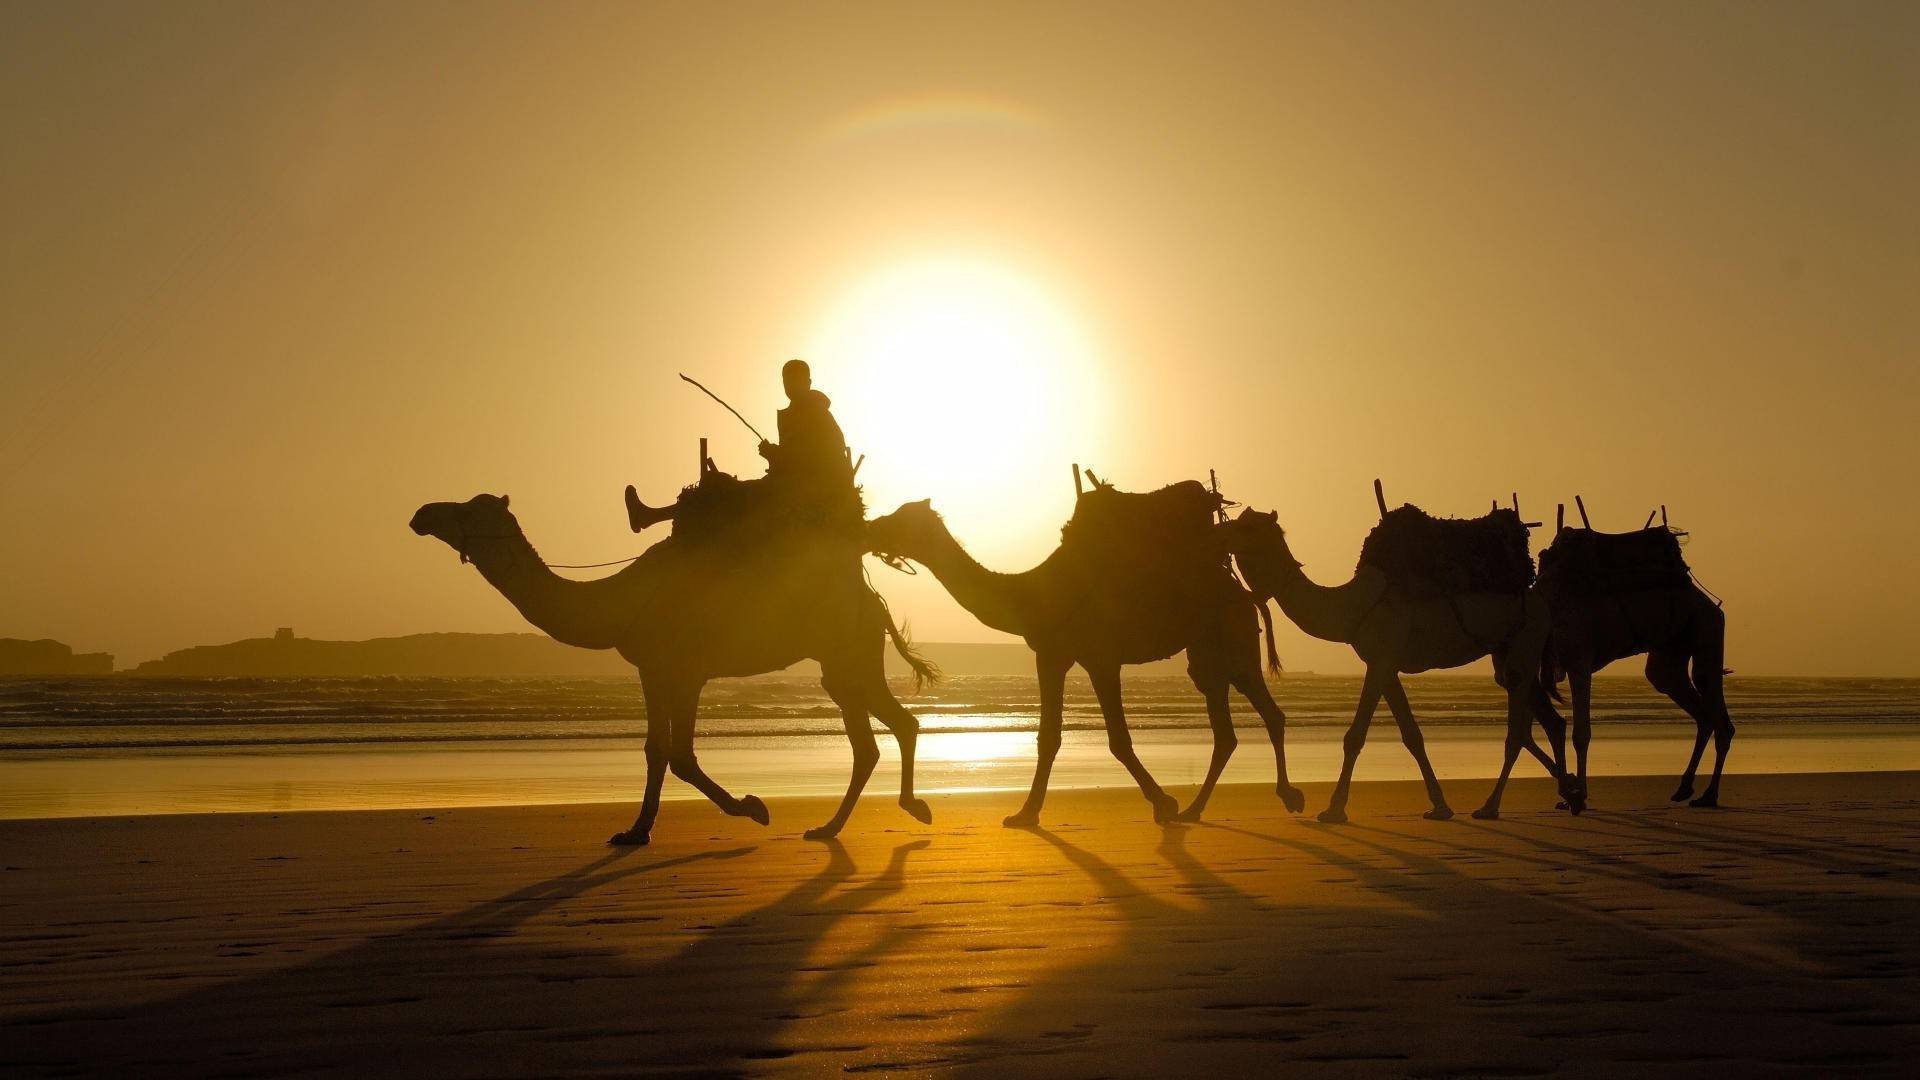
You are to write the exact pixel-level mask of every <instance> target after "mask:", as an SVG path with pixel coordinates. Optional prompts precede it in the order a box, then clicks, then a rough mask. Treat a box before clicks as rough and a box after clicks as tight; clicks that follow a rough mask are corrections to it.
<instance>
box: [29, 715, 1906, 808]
mask: <svg viewBox="0 0 1920 1080" xmlns="http://www.w3.org/2000/svg"><path fill="white" fill-rule="evenodd" d="M1343 734H1344V729H1343V728H1335V727H1331V726H1300V727H1290V728H1289V730H1288V735H1287V755H1288V763H1289V773H1290V776H1291V778H1292V779H1293V780H1294V782H1295V783H1306V782H1313V781H1322V780H1328V779H1331V778H1332V777H1333V776H1334V775H1336V774H1337V773H1338V770H1339V762H1340V756H1341V749H1340V739H1341V736H1342V735H1343ZM1426 737H1427V746H1428V749H1429V751H1430V753H1431V754H1432V757H1433V761H1434V766H1435V769H1436V772H1437V773H1438V774H1439V776H1440V778H1441V779H1442V781H1443V782H1446V783H1447V784H1448V785H1449V786H1450V790H1451V789H1452V788H1455V787H1458V788H1461V789H1462V790H1471V789H1474V788H1477V787H1478V786H1481V785H1482V784H1483V782H1485V781H1488V780H1490V779H1491V778H1492V777H1493V776H1494V775H1496V774H1497V772H1498V769H1499V762H1500V757H1501V748H1500V746H1501V741H1502V738H1503V731H1502V729H1500V728H1498V727H1495V726H1493V725H1484V724H1482V725H1470V724H1436V725H1433V726H1431V727H1429V728H1428V729H1427V731H1426ZM1033 739H1034V736H1033V733H1032V732H1031V731H1023V730H1019V729H1010V730H1004V731H989V732H969V733H931V734H926V735H923V736H922V737H921V740H920V747H919V753H918V755H917V762H916V764H917V768H916V780H917V787H918V790H919V793H920V794H922V795H923V796H925V797H928V798H934V799H938V798H940V797H943V796H945V795H948V794H951V793H957V792H970V791H1016V790H1025V789H1026V787H1027V785H1028V784H1029V782H1030V780H1031V777H1032V770H1033V761H1034V748H1033ZM1134 741H1135V745H1136V746H1137V747H1138V748H1139V750H1140V753H1141V756H1142V760H1143V761H1145V763H1146V764H1147V766H1148V768H1149V769H1150V770H1151V771H1152V772H1153V774H1154V776H1155V777H1156V778H1157V779H1158V780H1159V781H1160V782H1161V783H1163V784H1167V785H1169V786H1176V787H1177V786H1181V785H1193V784H1198V783H1199V781H1200V780H1201V778H1202V777H1203V775H1204V773H1205V769H1206V764H1207V759H1208V756H1209V754H1210V747H1211V742H1210V735H1209V733H1208V732H1207V731H1205V730H1204V729H1192V728H1172V729H1168V728H1146V729H1144V730H1137V731H1136V732H1135V735H1134ZM879 742H880V745H881V761H880V764H879V766H878V767H877V768H876V770H875V772H874V775H873V777H872V779H871V781H870V782H869V784H868V786H867V793H868V794H874V795H880V794H885V793H887V792H889V791H891V790H893V789H894V788H895V786H896V785H897V784H898V776H899V767H898V757H897V751H896V750H895V749H894V744H893V740H892V738H891V736H888V735H885V734H884V733H883V734H881V735H880V737H879ZM1692 742H1693V728H1692V725H1690V724H1651V723H1649V724H1634V725H1615V726H1612V727H1608V726H1603V725H1602V724H1600V723H1598V722H1596V724H1595V734H1594V740H1593V745H1592V749H1591V755H1590V767H1589V773H1590V776H1591V777H1592V779H1593V780H1594V783H1595V786H1596V787H1597V788H1600V787H1604V785H1605V783H1606V782H1607V780H1608V779H1609V778H1611V777H1616V776H1630V775H1659V774H1661V773H1663V772H1668V770H1671V772H1670V774H1669V775H1675V776H1677V775H1678V773H1679V771H1680V769H1681V767H1682V765H1683V764H1684V763H1685V760H1686V756H1687V754H1688V752H1689V750H1690V749H1691V746H1692ZM1543 745H1544V743H1543ZM699 746H700V753H701V759H702V761H703V763H704V764H705V765H706V767H707V770H708V772H709V773H710V774H711V775H712V776H713V777H714V778H715V779H716V780H719V781H720V782H721V783H722V784H723V785H725V786H726V787H727V788H728V789H729V790H732V791H734V792H736V793H747V792H752V793H756V794H760V795H762V796H763V797H783V798H785V797H808V796H827V795H833V796H837V795H840V794H842V793H843V792H844V791H845V790H846V783H847V776H848V771H849V768H850V762H851V757H850V751H849V750H848V748H847V744H846V740H845V738H844V736H839V735H834V736H825V735H817V736H805V737H796V738H780V739H767V738H763V737H760V736H725V735H713V736H709V737H704V738H702V739H701V741H700V743H699ZM641 748H642V742H641V740H639V739H623V740H606V741H595V742H586V741H582V740H566V741H556V742H551V743H547V744H542V743H541V742H539V741H534V740H528V741H521V742H514V743H497V742H485V743H473V744H466V745H462V744H457V743H454V744H448V743H434V744H423V745H415V744H409V745H405V746H397V747H396V746H393V745H391V744H380V745H374V746H329V747H325V748H312V747H260V748H249V749H244V750H231V751H222V752H218V753H204V752H195V751H153V752H148V751H142V752H137V753H115V752H108V751H81V752H73V753H52V752H41V751H34V752H21V753H13V754H0V820H21V819H29V820H30V819H37V818H59V817H91V816H100V815H121V814H138V815H145V814H169V813H183V812H184V813H192V812H247V811H280V812H288V811H301V810H319V809H381V808H394V809H400V808H423V807H424V808H431V807H437V806H514V805H556V804H571V803H605V802H620V801H625V800H627V799H630V798H635V797H637V795H638V792H639V789H640V786H641V784H642V781H643V779H644V776H645V770H644V760H643V757H644V756H643V753H642V749H641ZM1711 761H1712V756H1711V750H1709V752H1708V756H1707V758H1706V759H1705V762H1704V767H1705V768H1709V769H1710V768H1711ZM1903 769H1920V724H1899V723H1894V722H1881V723H1872V724H1854V725H1845V726H1839V725H1836V724H1834V723H1831V722H1801V721H1772V722H1766V723H1753V724H1749V725H1746V726H1744V727H1742V728H1741V730H1740V734H1739V735H1738V736H1737V737H1736V739H1735V742H1734V746H1733V750H1732V751H1731V753H1730V754H1729V756H1728V766H1727V774H1728V776H1729V777H1736V778H1737V777H1745V776H1756V775H1769V774H1777V773H1796V772H1862V771H1871V772H1885V771H1899V770H1903ZM1273 775H1274V772H1273V753H1272V750H1271V748H1270V746H1269V744H1268V743H1267V741H1266V739H1265V737H1264V734H1263V733H1259V732H1254V733H1246V732H1241V733H1239V748H1238V750H1237V752H1236V753H1235V754H1234V756H1233V758H1232V761H1231V762H1230V764H1229V765H1228V767H1227V770H1226V772H1225V774H1224V775H1223V777H1222V783H1250V784H1257V783H1268V784H1271V782H1272V780H1273ZM1355 775H1356V778H1357V779H1359V780H1363V781H1391V780H1399V779H1407V778H1411V777H1413V776H1414V775H1415V772H1414V768H1413V762H1412V759H1411V757H1410V756H1409V755H1408V754H1407V753H1406V751H1405V750H1404V749H1403V748H1402V747H1401V746H1400V742H1399V739H1398V738H1397V737H1396V735H1395V733H1394V732H1393V731H1392V730H1391V729H1390V728H1389V729H1386V730H1382V729H1381V727H1380V725H1378V724H1376V725H1375V730H1374V731H1373V733H1372V738H1371V739H1370V740H1369V743H1368V746H1367V749H1366V750H1365V752H1363V753H1362V755H1361V757H1360V761H1359V766H1358V769H1357V771H1356V773H1355ZM1515 775H1516V777H1527V776H1538V775H1540V769H1539V767H1538V765H1537V764H1535V763H1534V762H1532V761H1531V759H1525V760H1523V761H1522V762H1521V763H1520V764H1519V765H1518V766H1516V771H1515ZM1052 786H1053V787H1054V788H1055V789H1058V790H1067V789H1082V788H1085V789H1101V788H1109V787H1119V788H1122V789H1126V788H1128V787H1130V781H1129V780H1128V778H1127V775H1126V773H1125V771H1124V770H1122V769H1121V767H1120V766H1119V765H1118V763H1116V762H1115V761H1114V760H1113V758H1112V756H1111V754H1110V753H1109V751H1108V750H1107V746H1106V739H1105V736H1104V734H1103V733H1102V732H1100V731H1084V730H1082V731H1068V732H1066V733H1065V738H1064V741H1063V744H1062V749H1061V752H1060V756H1059V759H1058V761H1057V762H1056V765H1055V773H1054V782H1053V785H1052ZM663 798H665V799H666V800H668V801H686V800H699V799H700V798H701V796H700V795H698V793H696V792H695V791H694V790H693V789H692V788H691V787H689V786H688V785H686V784H683V783H681V782H679V781H677V780H673V779H669V781H668V782H667V785H666V788H665V790H664V792H663Z"/></svg>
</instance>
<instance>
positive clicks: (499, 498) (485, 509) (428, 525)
mask: <svg viewBox="0 0 1920 1080" xmlns="http://www.w3.org/2000/svg"><path fill="white" fill-rule="evenodd" d="M507 502H508V500H507V497H506V496H505V495H475V496H474V497H473V498H471V499H468V500H467V501H466V502H463V503H456V502H436V503H428V504H427V505H425V506H423V507H421V508H420V509H418V510H415V511H414V512H413V520H412V521H411V522H408V524H409V526H411V527H412V529H413V531H414V532H415V533H417V534H418V535H420V536H431V537H434V538H435V539H437V540H439V541H441V542H442V543H444V544H446V545H447V546H448V547H450V548H452V549H453V550H455V551H457V552H459V553H460V561H461V562H466V561H468V559H469V558H470V557H471V556H472V554H473V549H474V545H475V544H477V543H480V542H483V541H486V540H507V539H520V538H521V532H520V523H519V522H518V521H516V520H514V517H513V514H512V513H511V512H509V511H508V510H507Z"/></svg>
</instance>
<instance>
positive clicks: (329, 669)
mask: <svg viewBox="0 0 1920 1080" xmlns="http://www.w3.org/2000/svg"><path fill="white" fill-rule="evenodd" d="M49 644H50V643H49ZM918 647H919V649H920V650H921V652H923V653H924V654H925V655H926V656H927V657H928V658H929V659H931V660H932V661H933V662H934V663H935V664H936V665H938V666H939V667H940V669H941V670H942V671H944V672H945V673H947V674H949V675H999V676H1025V677H1029V678H1030V677H1032V676H1033V653H1031V652H1030V651H1028V649H1027V647H1026V646H1025V645H1023V644H1020V643H1018V642H1004V643H1002V642H982V643H942V642H926V643H921V644H920V645H919V646H918ZM106 659H107V663H108V665H110V663H111V658H106ZM886 661H887V674H889V675H905V674H907V666H906V665H905V664H903V663H901V662H900V657H899V656H898V655H897V654H895V652H894V651H893V648H892V647H891V646H889V647H888V648H887V650H886ZM100 670H102V671H105V670H107V667H105V666H103V667H102V668H101V669H100ZM1185 670H1186V663H1185V660H1184V659H1183V658H1180V657H1175V658H1174V659H1172V660H1163V661H1160V662H1159V663H1156V664H1145V665H1141V666H1139V667H1131V668H1128V669H1127V672H1128V674H1130V675H1178V674H1180V673H1181V672H1183V671H1185ZM818 671H819V668H818V666H817V665H815V664H813V663H812V662H811V661H803V662H801V663H799V664H796V665H794V666H793V667H792V668H791V669H789V672H788V673H789V674H791V675H795V676H799V677H803V678H804V677H811V676H813V675H814V674H815V673H817V672H818ZM133 674H136V675H202V676H212V675H256V676H265V677H269V678H274V677H287V678H294V677H302V676H367V675H426V676H465V675H482V676H486V675H491V676H497V677H501V678H541V677H562V678H577V677H582V676H595V675H617V676H625V677H628V678H631V677H633V674H634V671H633V665H631V664H629V663H627V662H626V661H625V660H622V659H621V658H620V654H619V653H616V652H612V651H594V650H590V649H576V648H574V647H572V646H570V645H562V644H560V643H559V642H557V641H555V640H553V639H552V638H549V637H546V636H545V635H542V634H410V635H408V636H406V637H391V638H374V639H372V640H371V641H318V640H315V639H313V638H303V637H295V636H294V634H293V631H292V630H288V629H282V630H281V631H279V632H278V633H276V634H275V635H274V636H273V637H268V638H248V639H247V640H245V641H235V642H232V643H231V644H227V645H196V646H194V647H193V648H190V649H180V650H178V651H176V652H170V653H168V654H167V655H165V656H163V657H161V658H160V659H158V660H149V661H147V662H146V663H144V664H141V665H140V666H138V667H136V668H134V669H133Z"/></svg>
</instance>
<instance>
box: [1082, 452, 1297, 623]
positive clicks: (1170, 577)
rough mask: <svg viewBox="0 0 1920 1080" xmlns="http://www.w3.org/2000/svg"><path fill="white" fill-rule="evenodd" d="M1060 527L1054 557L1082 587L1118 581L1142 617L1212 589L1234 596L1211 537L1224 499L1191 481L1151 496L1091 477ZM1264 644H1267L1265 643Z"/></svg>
mask: <svg viewBox="0 0 1920 1080" xmlns="http://www.w3.org/2000/svg"><path fill="white" fill-rule="evenodd" d="M1088 475H1089V476H1090V477H1092V479H1093V486H1092V487H1091V488H1090V489H1088V490H1085V491H1082V492H1080V493H1079V494H1078V495H1077V496H1076V498H1075V499H1074V505H1073V516H1072V517H1071V518H1069V519H1068V520H1067V523H1066V524H1065V525H1063V526H1061V528H1060V557H1061V560H1062V562H1063V563H1064V564H1065V565H1066V566H1067V567H1070V568H1071V569H1072V570H1073V572H1075V573H1077V574H1078V575H1081V576H1082V577H1083V579H1084V580H1085V581H1086V583H1087V584H1088V585H1089V586H1093V587H1097V588H1099V589H1109V588H1112V587H1113V585H1114V583H1115V582H1123V583H1125V586H1124V587H1125V588H1126V590H1127V591H1128V592H1129V593H1131V594H1132V595H1133V596H1134V598H1135V602H1134V603H1131V604H1128V605H1126V606H1125V607H1124V608H1123V609H1120V610H1121V611H1123V612H1124V613H1126V614H1133V615H1138V616H1139V617H1142V618H1153V619H1159V618H1165V617H1166V614H1167V613H1168V612H1173V611H1181V610H1185V608H1184V605H1183V604H1182V603H1181V602H1180V601H1181V599H1182V598H1184V597H1191V596H1194V595H1196V594H1198V593H1200V592H1210V591H1212V590H1214V589H1228V590H1236V591H1237V590H1238V588H1239V585H1238V582H1237V581H1236V580H1235V579H1234V577H1233V571H1232V570H1231V569H1230V568H1229V566H1228V565H1227V553H1226V548H1225V547H1224V546H1223V545H1222V544H1221V542H1220V540H1219V538H1218V537H1217V536H1216V535H1215V533H1214V525H1215V523H1216V520H1217V518H1218V516H1219V512H1220V508H1221V507H1222V506H1223V505H1225V500H1224V499H1222V498H1221V496H1220V494H1219V493H1218V492H1215V491H1210V490H1208V489H1207V487H1206V486H1205V485H1203V484H1201V483H1200V482H1199V481H1197V480H1182V481H1180V482H1179V483H1176V484H1169V485H1167V486H1166V487H1163V488H1158V489H1156V490H1153V491H1138V492H1136V491H1122V490H1120V489H1119V488H1116V487H1114V486H1113V485H1112V484H1110V483H1107V482H1105V481H1103V480H1100V479H1099V478H1098V477H1093V476H1092V474H1091V473H1089V474H1088ZM1269 640H1271V639H1269Z"/></svg>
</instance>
